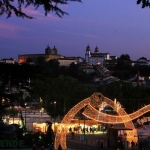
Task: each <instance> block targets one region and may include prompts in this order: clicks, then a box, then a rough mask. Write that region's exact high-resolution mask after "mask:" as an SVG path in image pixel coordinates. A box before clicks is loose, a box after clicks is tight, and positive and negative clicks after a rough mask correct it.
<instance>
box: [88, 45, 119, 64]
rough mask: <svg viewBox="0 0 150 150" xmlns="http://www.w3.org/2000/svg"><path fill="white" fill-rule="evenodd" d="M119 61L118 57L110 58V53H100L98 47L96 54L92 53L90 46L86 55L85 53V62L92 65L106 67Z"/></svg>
mask: <svg viewBox="0 0 150 150" xmlns="http://www.w3.org/2000/svg"><path fill="white" fill-rule="evenodd" d="M112 60H117V56H110V54H109V53H100V52H99V49H98V47H97V46H96V48H95V50H94V52H91V48H90V46H89V45H88V46H87V47H86V53H85V61H86V62H89V63H91V64H92V65H97V63H101V64H103V65H104V66H106V65H110V63H111V64H112V62H114V63H115V61H112Z"/></svg>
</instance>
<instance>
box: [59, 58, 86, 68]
mask: <svg viewBox="0 0 150 150" xmlns="http://www.w3.org/2000/svg"><path fill="white" fill-rule="evenodd" d="M83 60H84V59H83V58H81V57H65V56H64V57H62V58H59V59H58V62H59V66H70V64H71V63H75V64H79V63H81V62H83Z"/></svg>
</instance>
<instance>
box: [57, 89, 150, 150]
mask: <svg viewBox="0 0 150 150" xmlns="http://www.w3.org/2000/svg"><path fill="white" fill-rule="evenodd" d="M104 103H105V105H103V104H104ZM106 105H108V106H110V107H112V108H113V109H114V110H115V111H116V112H117V113H118V115H119V116H114V115H109V114H105V113H102V112H100V111H98V110H97V109H96V108H99V107H100V106H101V107H102V106H103V107H105V106H106ZM85 106H86V108H85V110H84V112H83V115H85V116H86V117H87V118H89V119H92V120H95V121H98V122H102V123H108V124H120V123H123V124H124V125H125V127H126V128H130V129H133V132H134V141H137V140H138V139H137V138H136V137H137V132H136V131H135V127H134V124H133V122H132V120H134V119H136V118H138V117H139V116H141V115H143V114H145V113H147V112H148V111H149V110H150V105H147V106H145V107H143V108H141V109H139V110H138V111H136V112H134V113H132V114H127V113H126V112H125V110H124V109H123V108H122V107H121V104H120V103H119V102H116V100H115V102H114V101H112V100H111V99H109V98H107V97H104V96H103V95H102V94H101V93H99V92H96V93H94V94H92V95H91V96H90V97H88V98H86V99H84V100H82V101H81V102H79V103H78V104H76V105H75V106H74V107H73V108H72V109H70V111H69V112H68V113H67V114H66V115H65V116H64V118H63V119H62V121H61V124H60V125H59V127H58V129H57V131H56V136H55V144H54V147H55V149H58V146H59V145H61V146H62V149H63V150H66V149H67V146H66V133H67V130H68V128H67V125H68V124H69V123H70V122H71V120H72V119H73V118H74V116H75V115H76V114H77V113H78V112H79V111H80V110H81V109H82V108H84V107H85ZM127 132H128V131H127ZM130 132H131V131H130Z"/></svg>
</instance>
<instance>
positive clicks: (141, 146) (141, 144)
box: [139, 142, 143, 150]
mask: <svg viewBox="0 0 150 150" xmlns="http://www.w3.org/2000/svg"><path fill="white" fill-rule="evenodd" d="M139 147H140V150H142V149H143V142H141V143H140V145H139Z"/></svg>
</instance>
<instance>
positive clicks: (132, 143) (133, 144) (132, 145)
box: [131, 140, 135, 149]
mask: <svg viewBox="0 0 150 150" xmlns="http://www.w3.org/2000/svg"><path fill="white" fill-rule="evenodd" d="M134 146H135V143H134V142H133V140H132V142H131V149H134Z"/></svg>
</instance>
